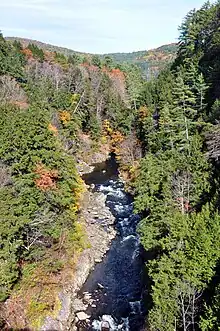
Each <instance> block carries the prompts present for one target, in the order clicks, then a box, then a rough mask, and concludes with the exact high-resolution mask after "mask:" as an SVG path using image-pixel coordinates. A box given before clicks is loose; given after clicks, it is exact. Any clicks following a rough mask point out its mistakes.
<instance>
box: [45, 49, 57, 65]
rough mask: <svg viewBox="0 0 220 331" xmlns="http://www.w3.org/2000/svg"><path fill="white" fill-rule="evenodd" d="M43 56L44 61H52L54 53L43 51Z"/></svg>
mask: <svg viewBox="0 0 220 331" xmlns="http://www.w3.org/2000/svg"><path fill="white" fill-rule="evenodd" d="M44 58H45V61H47V62H50V63H53V62H54V58H55V53H54V52H49V51H44Z"/></svg>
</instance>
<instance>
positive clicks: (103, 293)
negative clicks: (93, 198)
mask: <svg viewBox="0 0 220 331" xmlns="http://www.w3.org/2000/svg"><path fill="white" fill-rule="evenodd" d="M83 179H84V181H85V182H86V184H87V185H90V187H91V188H92V189H93V190H95V191H97V192H102V193H104V194H105V195H106V197H107V198H106V204H107V206H108V207H109V208H110V210H111V212H112V214H113V215H114V216H115V219H116V221H115V227H116V229H117V236H116V238H115V239H114V240H113V241H112V244H111V247H110V250H109V252H108V253H107V255H106V256H105V257H104V259H103V261H102V262H101V263H98V264H96V266H95V269H94V270H93V271H92V272H91V274H90V276H89V277H88V279H87V281H86V283H85V284H84V286H83V288H82V289H81V291H80V293H79V297H81V298H83V295H85V293H89V294H90V295H91V297H92V299H93V305H90V306H89V307H88V309H87V314H88V315H90V316H91V318H90V320H91V325H92V326H91V327H90V328H89V329H88V328H87V329H83V328H80V329H79V330H101V323H102V321H107V322H108V324H109V326H110V330H122V331H128V330H129V331H139V330H141V328H142V326H143V323H144V313H145V309H144V304H143V302H144V300H143V289H144V279H143V278H144V277H143V276H144V259H143V254H142V247H141V245H140V242H139V238H138V235H137V233H136V228H137V224H138V222H139V221H140V217H139V216H138V215H135V214H134V213H133V198H132V196H131V195H130V194H128V193H126V192H125V189H124V184H123V182H122V181H121V180H120V178H119V176H118V168H117V164H116V162H115V160H114V158H113V157H112V158H110V159H109V160H108V161H106V162H104V163H101V164H98V165H96V166H95V169H94V171H93V172H92V173H90V174H86V175H84V176H83ZM97 221H99V220H97ZM94 303H95V304H94Z"/></svg>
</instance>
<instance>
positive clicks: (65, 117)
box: [59, 110, 71, 124]
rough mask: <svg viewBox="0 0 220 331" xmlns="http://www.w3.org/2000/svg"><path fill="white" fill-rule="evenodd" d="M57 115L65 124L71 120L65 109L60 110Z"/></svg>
mask: <svg viewBox="0 0 220 331" xmlns="http://www.w3.org/2000/svg"><path fill="white" fill-rule="evenodd" d="M59 116H60V120H61V122H62V123H63V124H67V123H68V122H69V121H70V120H71V114H70V112H68V111H66V110H63V111H60V112H59Z"/></svg>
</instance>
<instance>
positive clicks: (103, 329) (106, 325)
mask: <svg viewBox="0 0 220 331" xmlns="http://www.w3.org/2000/svg"><path fill="white" fill-rule="evenodd" d="M101 331H110V325H109V322H105V321H103V322H102V323H101Z"/></svg>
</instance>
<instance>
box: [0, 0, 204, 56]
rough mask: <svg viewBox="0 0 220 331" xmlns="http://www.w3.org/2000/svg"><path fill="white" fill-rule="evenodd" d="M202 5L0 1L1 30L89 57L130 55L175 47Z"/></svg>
mask: <svg viewBox="0 0 220 331" xmlns="http://www.w3.org/2000/svg"><path fill="white" fill-rule="evenodd" d="M204 1H205V0H203V1H202V0H0V30H1V31H2V33H3V35H4V36H5V37H6V36H7V37H8V36H13V37H15V36H16V37H25V38H31V39H35V40H39V41H42V42H46V43H50V44H53V45H58V46H63V47H67V48H71V49H73V50H76V51H82V52H89V53H99V54H101V53H111V52H132V51H137V50H146V49H151V48H155V47H159V46H161V45H164V44H167V43H170V42H176V41H177V39H178V26H179V25H180V24H181V22H182V19H183V17H184V16H185V15H186V14H187V12H188V11H189V10H191V9H193V8H200V7H201V5H202V4H203V3H204Z"/></svg>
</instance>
